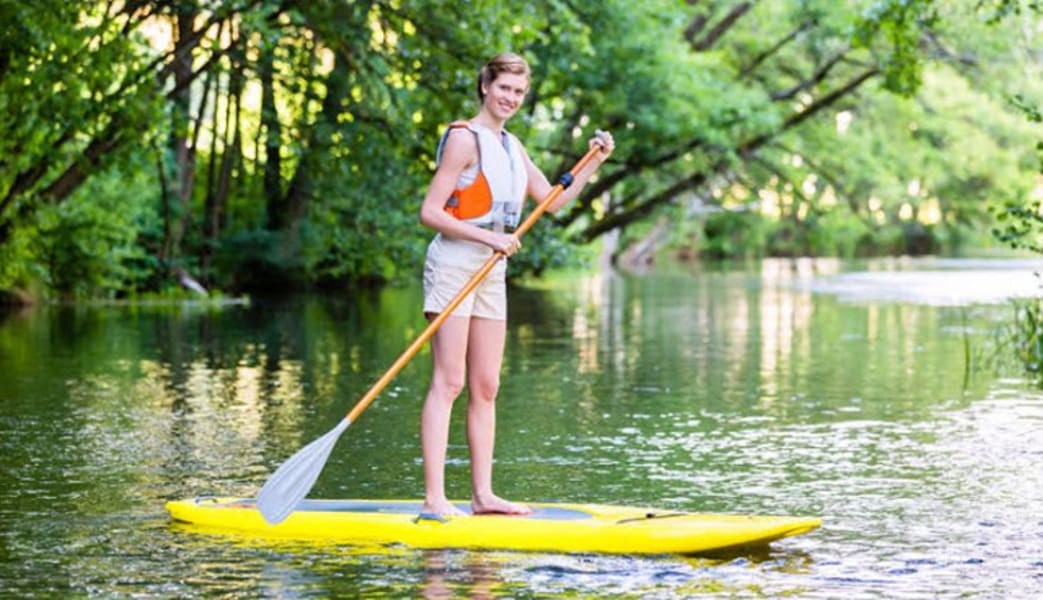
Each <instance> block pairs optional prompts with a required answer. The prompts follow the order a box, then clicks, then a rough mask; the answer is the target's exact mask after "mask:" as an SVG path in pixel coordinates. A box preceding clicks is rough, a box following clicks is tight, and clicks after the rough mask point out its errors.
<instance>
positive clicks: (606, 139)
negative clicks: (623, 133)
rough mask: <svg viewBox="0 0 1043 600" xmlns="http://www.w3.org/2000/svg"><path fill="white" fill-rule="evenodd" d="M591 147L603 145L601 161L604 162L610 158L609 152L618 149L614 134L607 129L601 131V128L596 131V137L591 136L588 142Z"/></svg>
mask: <svg viewBox="0 0 1043 600" xmlns="http://www.w3.org/2000/svg"><path fill="white" fill-rule="evenodd" d="M588 144H589V145H590V147H591V148H593V147H594V146H600V147H601V156H600V158H601V161H602V162H604V161H605V159H606V158H608V155H609V154H612V151H613V150H615V149H616V141H615V140H614V139H612V134H611V133H609V132H607V131H601V130H600V129H599V130H597V131H595V132H594V137H592V138H590V141H589V142H588Z"/></svg>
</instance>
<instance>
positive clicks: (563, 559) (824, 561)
mask: <svg viewBox="0 0 1043 600" xmlns="http://www.w3.org/2000/svg"><path fill="white" fill-rule="evenodd" d="M1002 264H1006V265H1007V266H1008V267H1009V268H1007V269H1000V268H997V267H998V266H999V265H1002ZM1031 268H1032V267H1031V265H1026V264H1025V263H1017V262H1012V263H981V262H974V261H967V262H958V261H957V262H953V261H935V262H932V263H929V264H928V263H925V262H923V261H914V262H902V261H897V262H888V263H885V264H883V265H876V264H870V265H862V266H852V265H846V264H843V263H840V262H838V261H795V262H789V261H765V262H764V263H762V264H760V265H758V267H757V268H755V269H750V270H737V271H713V272H664V273H661V274H658V275H651V276H646V277H639V278H629V277H620V276H616V275H611V274H603V275H597V276H591V277H580V278H559V279H554V280H550V281H545V282H539V283H538V284H534V285H529V286H527V287H520V288H517V289H513V290H512V300H511V303H512V304H511V311H512V322H511V329H510V336H509V340H508V350H507V356H506V360H505V364H504V377H503V382H502V386H501V394H500V405H499V415H498V419H499V431H500V435H499V438H498V451H497V457H498V460H497V466H496V473H497V482H498V489H499V491H500V492H501V493H502V494H504V495H506V496H510V497H512V498H518V499H520V500H529V501H570V502H594V503H610V504H632V505H644V506H655V507H659V508H664V509H669V510H693V511H713V512H735V513H748V514H754V513H757V514H768V513H775V514H779V513H781V514H797V515H819V516H822V517H823V518H824V520H825V524H824V526H823V528H822V529H820V530H818V531H816V532H814V533H812V534H810V535H806V536H801V537H797V538H792V539H788V540H784V541H782V542H778V543H776V544H773V545H772V546H771V547H770V548H767V549H763V550H760V551H757V552H740V553H737V554H734V555H731V556H721V557H714V558H684V557H671V556H660V557H633V556H594V555H564V554H549V553H531V554H517V553H509V552H467V551H459V550H451V551H418V550H412V549H408V548H400V547H391V548H353V547H350V546H330V545H316V544H304V543H296V544H287V543H274V542H256V541H249V540H244V539H235V538H227V537H217V536H210V535H201V534H199V533H198V532H194V531H186V530H185V529H184V528H181V527H178V526H175V525H171V524H170V523H169V522H168V519H167V517H166V515H165V513H164V512H163V511H162V505H163V502H164V501H165V500H167V499H172V498H181V497H187V496H196V495H201V494H213V493H217V494H242V495H252V494H254V493H255V492H256V490H257V489H258V487H259V486H260V484H261V483H263V481H264V480H265V479H266V477H267V476H268V475H269V474H270V473H271V472H272V470H274V469H275V468H276V467H277V466H278V465H279V464H281V462H282V461H283V460H285V459H286V458H287V457H288V456H289V455H291V454H292V453H293V452H294V451H296V450H298V449H299V448H300V447H302V446H303V445H304V444H306V443H308V442H310V441H311V440H313V439H315V438H316V437H318V436H320V435H322V434H323V433H325V432H326V431H327V430H328V429H329V428H330V427H331V426H333V425H334V424H335V423H336V422H337V421H338V420H339V419H340V418H341V417H342V416H343V414H344V412H345V411H346V410H347V409H348V408H350V406H351V405H352V404H353V403H354V401H355V400H356V399H357V398H358V397H359V396H360V395H361V394H362V393H364V392H365V390H366V389H367V388H368V386H369V385H370V384H371V383H372V382H373V381H374V380H375V379H376V377H378V376H379V375H380V374H381V373H382V372H383V369H385V368H386V367H387V365H388V364H389V363H390V361H391V360H392V359H393V358H394V357H395V356H397V355H398V353H399V352H400V351H401V350H402V348H403V347H404V346H405V345H406V344H408V342H409V341H410V340H411V338H412V336H414V335H416V333H417V332H418V330H419V328H418V318H419V316H418V315H417V314H416V311H415V307H416V305H417V304H418V291H417V290H415V289H389V290H386V291H384V292H382V293H381V294H379V295H374V296H372V297H369V296H367V297H360V298H356V299H353V300H352V301H351V302H345V301H338V300H329V299H327V300H321V299H308V300H304V301H301V302H290V303H272V304H265V303H254V304H252V305H251V306H249V307H226V308H223V309H220V310H206V309H202V308H198V307H197V308H191V309H185V310H178V311H171V312H165V311H163V310H160V309H151V310H142V309H130V308H126V309H119V310H117V309H113V308H111V307H110V308H98V309H62V308H54V309H46V310H42V311H39V312H37V313H35V314H29V315H17V316H13V317H10V318H8V319H7V320H5V321H3V322H0V372H3V373H4V375H5V376H4V377H2V378H0V428H2V431H3V436H2V437H0V489H2V490H3V491H2V492H0V523H2V525H0V534H2V547H3V548H4V550H3V554H0V595H3V596H11V597H33V596H36V597H61V596H101V597H113V596H135V597H156V598H167V597H215V596H221V597H230V598H254V597H258V596H262V597H264V596H267V597H298V598H310V597H356V596H366V595H377V596H390V597H428V598H444V597H461V596H462V597H476V598H486V597H503V596H508V597H606V596H615V597H620V596H623V597H635V598H636V597H640V598H684V597H691V596H695V595H701V594H711V593H716V594H722V595H725V596H739V597H772V598H775V597H787V596H789V597H801V598H804V597H817V598H837V597H881V598H892V597H936V596H943V597H954V596H963V595H966V596H972V597H984V598H1012V597H1013V598H1017V597H1030V596H1029V595H1026V593H1027V592H1026V591H1027V590H1036V589H1039V586H1040V585H1041V583H1043V558H1041V557H1043V469H1041V468H1040V465H1041V464H1043V393H1041V392H1040V391H1038V390H1037V389H1035V388H1034V387H1032V386H1031V385H1030V384H1028V383H1026V382H1025V381H1022V380H1020V379H1010V378H1006V379H1005V378H1000V377H997V376H995V375H994V374H992V373H990V372H989V371H988V370H986V369H984V368H980V367H978V368H975V369H974V370H973V371H969V372H968V371H965V366H966V364H965V356H964V354H963V352H964V350H963V344H964V342H965V341H966V340H967V339H968V336H969V339H970V340H971V341H972V343H974V344H975V345H979V344H985V343H987V342H988V341H989V340H990V339H991V331H992V330H993V329H994V328H995V327H996V326H997V325H998V324H1002V323H1003V322H1004V321H1003V320H1004V319H1005V318H1007V317H1008V315H1009V311H1008V310H1006V308H1005V307H1004V306H1002V305H1000V306H989V305H988V304H983V303H989V302H993V301H994V300H992V299H991V298H999V297H1000V295H999V292H998V291H997V290H999V289H1001V288H1002V290H1003V293H1004V294H1007V293H1009V292H1010V291H1011V290H1012V289H1016V286H1012V285H1009V284H1010V283H1011V282H1014V281H1019V282H1020V281H1021V280H1022V278H1024V277H1026V276H1027V277H1028V278H1029V279H1030V280H1031V282H1032V285H1035V280H1034V278H1033V277H1032V275H1031ZM925 273H929V275H925ZM1004 282H1005V283H1004ZM921 284H922V285H921ZM1018 285H1020V283H1019V284H1018ZM856 288H857V289H856ZM899 288H901V289H903V290H906V291H903V292H901V294H898V295H896V292H895V290H896V289H899ZM979 288H989V289H988V290H987V291H985V290H981V289H979ZM908 290H912V291H908ZM943 297H944V298H949V299H952V298H956V299H958V302H950V301H949V300H945V301H941V300H940V299H942V298H943ZM968 303H970V306H967V307H962V308H947V307H946V306H947V305H949V304H957V305H965V304H968ZM429 361H430V357H429V355H428V354H427V353H426V352H424V353H422V354H421V356H418V357H417V359H415V360H414V361H413V363H412V364H411V365H410V367H408V368H407V369H406V370H405V371H403V373H402V374H401V375H400V376H399V377H398V378H397V379H396V380H395V382H394V383H393V384H392V386H390V387H389V389H388V390H387V392H386V393H385V394H383V395H382V396H381V397H380V399H379V400H378V401H377V402H376V403H375V404H374V405H373V406H371V407H370V408H369V409H368V410H367V412H366V413H365V414H364V415H363V416H362V418H361V419H360V420H359V422H358V423H357V424H355V425H353V426H352V428H351V429H350V430H349V432H348V433H347V434H346V435H345V436H344V438H343V439H342V440H341V441H340V442H339V443H338V446H337V448H336V449H335V451H334V453H333V455H332V456H331V458H330V461H329V463H328V464H327V465H326V468H325V470H324V472H323V475H322V477H321V478H320V480H319V482H318V484H317V485H316V488H315V490H314V492H313V496H314V497H337V496H339V497H372V498H382V497H383V498H387V497H402V498H409V497H412V498H416V497H418V496H419V495H420V493H421V492H422V478H421V474H420V464H419V460H418V450H417V439H416V427H417V425H416V424H417V419H418V415H419V407H420V402H421V399H422V397H423V393H424V390H425V388H426V384H427V378H428V377H429V375H430V364H429ZM462 403H463V402H462V401H461V404H462ZM462 413H463V411H462V410H458V411H457V413H456V415H455V417H454V419H455V420H454V429H453V436H452V438H451V447H450V457H449V467H448V470H447V482H448V485H449V486H450V488H451V493H453V494H454V495H457V496H460V497H466V494H467V481H468V466H467V448H466V438H465V436H464V434H463V421H462V418H463V415H462Z"/></svg>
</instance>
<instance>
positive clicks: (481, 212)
mask: <svg viewBox="0 0 1043 600" xmlns="http://www.w3.org/2000/svg"><path fill="white" fill-rule="evenodd" d="M453 129H467V130H469V131H471V132H472V133H474V135H475V139H476V140H477V141H478V173H477V175H476V176H475V178H474V181H472V182H471V183H469V184H467V185H462V186H461V185H459V182H458V185H457V188H456V189H455V190H453V193H452V195H450V197H449V199H448V200H447V201H446V203H445V211H446V212H448V213H449V214H451V215H453V216H454V217H456V218H457V219H460V220H461V221H466V222H468V223H471V224H473V225H477V226H478V227H485V228H488V229H496V230H504V229H513V228H515V227H517V226H518V223H519V222H520V220H521V211H522V208H523V206H524V204H525V190H526V187H527V186H528V174H527V172H526V170H525V157H524V155H523V154H522V147H521V143H520V142H519V141H518V139H517V138H516V137H514V136H513V135H512V134H510V133H507V132H506V131H505V132H503V137H502V138H501V139H497V136H496V134H494V133H493V132H492V131H491V130H489V129H488V128H486V127H483V126H481V125H477V124H474V123H469V122H467V121H456V122H454V123H452V124H450V125H449V127H448V128H447V129H446V131H445V133H444V134H442V139H441V141H440V142H439V143H438V151H437V153H436V159H437V161H438V162H441V160H442V150H443V149H444V147H445V142H446V139H447V138H448V137H449V133H450V132H451V131H452V130H453Z"/></svg>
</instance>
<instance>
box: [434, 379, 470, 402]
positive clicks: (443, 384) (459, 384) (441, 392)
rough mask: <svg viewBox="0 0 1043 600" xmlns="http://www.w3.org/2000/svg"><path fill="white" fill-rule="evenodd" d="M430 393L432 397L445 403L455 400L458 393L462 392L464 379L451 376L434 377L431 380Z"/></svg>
mask: <svg viewBox="0 0 1043 600" xmlns="http://www.w3.org/2000/svg"><path fill="white" fill-rule="evenodd" d="M431 391H432V392H434V395H436V396H438V397H439V398H442V399H443V400H445V401H447V402H452V401H453V400H456V397H457V396H459V395H460V392H462V391H464V378H463V377H453V376H440V377H439V376H436V377H435V378H434V379H432V380H431Z"/></svg>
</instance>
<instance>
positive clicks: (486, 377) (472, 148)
mask: <svg viewBox="0 0 1043 600" xmlns="http://www.w3.org/2000/svg"><path fill="white" fill-rule="evenodd" d="M529 74H530V72H529V66H528V64H526V62H525V60H524V59H523V58H521V57H520V56H518V55H516V54H511V53H504V54H499V55H497V56H495V57H493V59H492V60H490V61H489V63H488V64H487V65H485V67H483V68H482V69H481V71H479V73H478V100H479V102H480V105H481V106H480V109H479V111H478V114H477V115H475V116H474V118H472V119H471V120H470V121H467V122H457V123H453V124H452V125H451V126H450V127H449V129H448V130H447V131H446V132H445V134H444V135H443V136H442V140H441V142H440V143H439V146H438V168H437V170H436V171H435V175H434V178H433V179H432V181H431V185H430V187H429V188H428V191H427V195H426V196H425V197H424V202H423V205H422V206H421V208H420V222H421V223H423V224H424V225H425V226H427V227H430V228H431V229H434V230H435V231H436V232H437V235H435V237H434V239H433V240H432V241H431V244H430V245H429V246H428V250H427V261H426V263H425V265H424V314H425V315H426V316H427V318H428V319H431V318H433V317H434V316H435V315H437V314H438V313H440V312H441V311H442V309H443V308H445V306H446V305H448V304H449V302H450V301H451V300H452V299H453V297H455V296H456V294H457V293H458V292H459V291H460V290H461V289H463V287H464V285H465V283H466V282H467V281H468V279H470V277H471V276H472V275H473V274H474V273H475V272H476V271H477V270H478V269H479V268H480V267H481V266H482V264H483V263H485V261H486V260H487V259H488V258H489V257H490V256H491V255H492V254H493V252H495V251H500V252H503V253H504V254H505V255H506V256H510V255H512V254H514V253H515V252H517V251H518V250H519V249H520V248H521V241H520V240H519V239H518V238H517V237H516V236H514V235H513V234H512V233H511V232H512V231H513V228H514V227H515V226H517V225H518V223H519V217H520V216H521V212H522V208H523V205H524V203H525V198H526V196H531V197H533V198H535V199H537V200H542V199H543V198H545V197H546V196H547V195H548V194H549V193H550V191H551V189H552V186H551V184H550V182H548V181H547V178H546V177H545V176H544V174H543V173H542V172H541V171H540V170H539V169H538V168H536V166H535V165H534V164H533V163H532V160H530V159H529V155H528V153H526V151H525V148H524V147H523V146H522V145H521V143H520V142H519V141H518V139H517V138H515V137H514V136H513V135H511V134H510V133H508V132H507V131H506V130H504V124H505V123H506V122H507V120H508V119H510V118H511V117H512V116H513V115H514V113H516V112H517V111H518V109H519V108H520V107H521V105H522V102H523V100H524V99H525V93H526V91H527V90H528V89H529ZM590 144H591V147H594V146H595V145H597V146H599V147H600V151H599V153H598V156H597V159H596V160H593V161H591V162H589V163H588V164H587V165H586V167H585V168H584V169H583V170H582V171H581V172H580V173H578V174H577V176H576V178H575V180H574V182H573V184H572V185H571V186H570V187H569V188H568V189H567V190H566V191H565V192H564V193H562V194H561V195H560V196H559V197H558V198H557V199H556V201H555V202H554V203H553V204H552V205H551V206H550V207H549V208H548V210H550V211H551V212H555V211H557V210H558V209H560V208H561V207H562V206H564V205H565V204H566V203H567V202H569V201H570V200H572V199H573V198H575V197H576V196H577V195H578V194H579V192H580V190H582V189H583V186H584V184H586V182H587V180H588V179H589V178H590V176H591V174H593V172H594V170H595V169H597V167H598V165H599V164H600V163H601V162H604V160H605V159H606V158H607V157H608V155H609V154H610V153H611V152H612V150H613V148H614V142H613V140H612V136H611V135H610V134H608V133H599V134H598V135H597V136H596V137H595V138H593V139H591V140H590ZM506 269H507V265H506V259H505V260H501V261H500V262H499V263H498V264H497V265H496V267H495V268H494V269H493V270H492V272H490V273H489V275H488V276H487V277H486V279H485V280H484V281H483V282H482V283H481V284H480V285H479V286H478V287H477V288H476V289H475V291H474V292H473V293H471V294H469V295H468V297H467V299H465V300H464V301H463V302H462V303H461V304H460V306H459V307H458V308H457V309H456V310H455V311H454V312H453V314H452V316H450V317H449V318H447V319H446V320H445V322H444V323H443V324H442V326H441V328H440V329H439V330H438V331H437V332H436V333H435V334H434V336H433V337H432V339H431V352H432V357H433V361H434V373H433V375H432V378H431V387H430V389H429V390H428V393H427V398H426V400H425V401H424V407H423V411H422V413H421V417H420V444H421V452H422V454H423V460H424V485H425V487H426V494H425V497H424V506H423V508H422V510H421V513H422V514H425V515H434V516H437V517H446V516H450V517H451V516H454V515H459V514H463V512H462V511H461V510H460V509H458V508H456V507H455V506H453V505H452V504H451V503H450V502H449V500H448V499H447V498H446V492H445V456H446V446H447V445H448V440H449V414H450V411H451V409H452V406H453V402H454V400H455V399H456V397H457V396H458V395H459V394H460V392H461V391H462V390H463V387H464V384H465V383H466V385H467V389H468V405H467V442H468V446H469V447H470V454H471V510H472V512H473V513H474V514H482V513H506V514H527V513H529V512H531V510H530V509H529V507H527V506H525V505H522V504H515V503H513V502H508V501H506V500H504V499H502V498H499V497H497V496H496V495H495V494H493V489H492V463H493V445H494V439H495V430H496V405H495V400H496V393H497V390H498V388H499V383H500V365H501V363H502V360H503V349H504V339H505V337H506V333H507V321H506V319H507V296H506V279H505V273H506Z"/></svg>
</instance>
